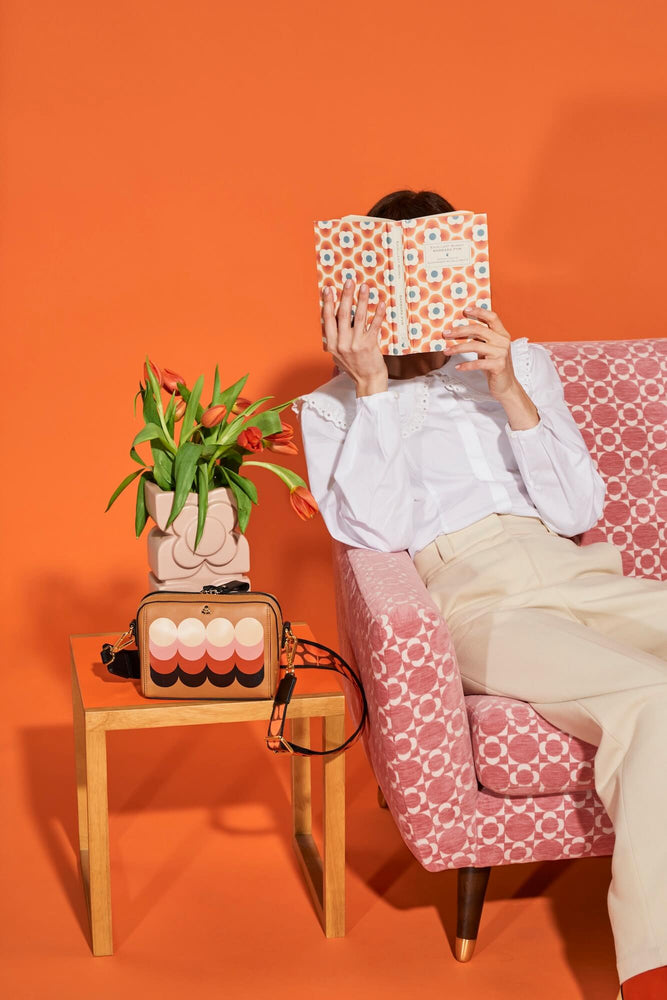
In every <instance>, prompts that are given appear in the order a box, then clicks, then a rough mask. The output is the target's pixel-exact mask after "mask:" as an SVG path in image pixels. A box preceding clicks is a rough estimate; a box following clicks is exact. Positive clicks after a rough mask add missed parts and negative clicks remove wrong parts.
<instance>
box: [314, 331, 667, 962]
mask: <svg viewBox="0 0 667 1000" xmlns="http://www.w3.org/2000/svg"><path fill="white" fill-rule="evenodd" d="M544 346H545V347H546V348H547V349H548V350H549V352H550V354H551V356H552V358H553V361H554V363H555V365H556V367H557V369H558V372H559V374H560V377H561V380H562V382H563V384H564V387H565V398H566V401H567V403H568V405H569V407H570V409H571V411H572V414H573V416H574V418H575V420H576V421H577V424H578V426H579V428H580V430H581V432H582V435H583V437H584V439H585V441H586V444H587V446H588V448H589V450H590V453H591V455H592V456H593V458H594V459H595V461H596V464H597V467H598V469H599V471H600V474H601V475H602V477H603V478H604V479H605V482H606V484H607V498H606V503H605V508H604V511H603V514H602V517H601V518H600V520H599V522H598V524H597V525H596V526H595V527H594V528H591V529H590V530H589V531H587V532H585V533H584V534H583V535H582V536H580V544H583V545H586V544H588V543H591V542H595V541H601V540H608V541H611V542H613V544H614V545H616V546H618V547H619V548H620V549H622V551H623V566H624V572H625V574H626V575H633V576H646V577H654V578H656V579H667V544H666V540H665V522H666V521H667V450H666V448H665V443H666V439H667V405H666V392H665V389H666V383H667V371H666V367H667V366H666V363H665V362H666V359H667V338H666V339H651V340H648V339H647V340H626V341H604V340H598V341H580V342H575V343H572V342H553V343H546V344H545V345H544ZM334 371H335V372H337V371H338V369H335V370H334ZM332 556H333V568H334V581H335V595H336V616H337V624H338V633H339V645H340V649H341V652H342V654H343V656H345V658H346V659H347V660H348V662H350V663H351V664H352V665H353V666H356V668H357V670H358V671H359V672H360V675H361V677H362V680H363V684H364V689H365V692H366V696H367V700H368V708H369V725H368V726H367V729H366V733H365V737H364V746H365V750H366V754H367V756H368V758H369V759H370V762H371V765H372V768H373V771H374V773H375V776H376V779H377V782H378V795H379V799H380V804H381V805H386V806H388V808H389V810H390V812H391V815H392V816H393V818H394V821H395V822H396V824H397V826H398V829H399V831H400V833H401V836H402V837H403V839H404V841H405V843H406V844H407V846H408V847H409V849H410V850H411V851H412V853H413V854H414V856H415V857H416V858H417V860H418V861H419V862H420V863H421V864H422V865H423V866H424V868H426V869H427V870H428V871H433V872H436V871H442V870H443V869H447V868H456V869H458V873H459V874H458V901H459V911H458V918H457V932H456V957H457V959H459V960H460V961H468V960H469V959H470V958H471V957H472V953H473V950H474V946H475V941H476V938H477V932H478V928H479V922H480V918H481V913H482V906H483V903H484V894H485V891H486V885H487V882H488V879H489V874H490V870H491V868H492V867H493V866H494V865H508V864H521V863H523V862H529V861H547V860H558V859H561V858H583V857H600V856H604V855H610V854H611V853H612V849H613V845H614V833H613V828H612V825H611V821H610V819H609V816H608V815H607V812H606V811H605V809H604V807H603V806H602V803H601V802H600V799H599V798H598V796H597V793H596V791H595V786H594V781H593V760H594V757H595V752H596V747H595V746H593V745H591V744H589V743H585V742H583V741H582V740H580V739H576V738H575V737H573V736H570V735H569V734H567V733H564V732H562V731H561V730H559V729H558V728H557V727H555V726H553V725H551V724H550V723H549V722H547V721H546V719H544V718H543V717H542V716H540V715H539V714H538V713H537V712H536V711H535V710H534V709H533V708H532V707H531V706H530V705H529V704H528V703H527V702H522V701H517V700H515V699H513V698H504V697H498V696H492V695H464V693H463V688H462V684H461V677H460V674H459V670H458V666H457V662H456V651H455V649H454V647H453V645H452V642H451V639H450V635H449V631H448V628H447V622H446V621H445V620H444V619H443V617H442V615H441V614H440V611H439V610H438V608H437V606H436V605H435V603H434V602H433V600H432V599H431V597H430V595H429V593H428V591H427V589H426V587H425V586H424V584H423V582H422V580H421V578H420V576H419V574H418V573H417V570H416V569H415V566H414V564H413V562H412V560H411V558H410V556H409V555H408V553H407V551H404V552H390V553H385V552H375V551H373V550H371V549H362V548H355V547H353V546H351V545H346V544H344V543H342V542H339V541H338V540H336V539H332Z"/></svg>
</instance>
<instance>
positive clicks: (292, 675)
mask: <svg viewBox="0 0 667 1000" xmlns="http://www.w3.org/2000/svg"><path fill="white" fill-rule="evenodd" d="M236 582H237V581H234V580H232V581H231V583H230V584H227V585H224V584H223V585H222V586H221V587H205V588H204V591H203V592H207V593H213V592H216V593H225V592H227V593H230V592H232V587H233V585H234V584H235V583H236ZM225 587H228V588H229V590H226V589H225ZM233 589H234V590H237V589H238V590H241V589H247V584H246V586H245V587H244V588H242V587H238V588H237V587H233ZM136 629H137V623H136V618H135V619H133V620H132V621H131V622H130V624H129V627H128V629H127V631H126V632H123V634H122V635H121V636H120V638H119V639H117V640H116V642H115V643H113V645H112V644H111V643H110V642H105V643H104V645H103V646H102V649H101V651H100V656H101V659H102V663H104V664H105V666H106V668H107V670H108V672H109V673H110V674H114V676H116V677H128V678H134V679H137V678H139V677H140V676H141V671H140V661H139V650H138V649H127V648H126V647H127V646H130V645H131V644H132V643H134V642H135V641H136ZM280 643H281V653H282V650H283V649H284V648H285V646H287V663H286V664H285V665H284V669H285V676H284V677H283V678H282V680H281V681H280V683H279V684H278V688H277V690H276V694H275V697H274V699H273V708H272V710H271V717H270V719H269V728H268V732H267V735H266V736H265V737H264V738H265V740H266V745H267V747H268V749H269V750H271V751H273V753H291V754H294V755H296V756H299V757H329V756H331V755H333V754H336V753H340V751H341V750H345V749H347V748H348V747H349V746H351V745H352V744H353V743H354V742H355V740H357V739H358V738H359V736H360V735H361V732H362V730H363V728H364V724H365V722H366V719H367V718H368V704H367V702H366V695H365V692H364V689H363V686H362V684H361V680H360V679H359V677H358V675H357V674H356V673H355V671H354V670H353V669H352V667H351V666H350V665H349V663H347V662H346V661H345V660H344V659H343V657H342V656H340V654H339V653H337V652H336V651H335V650H333V649H330V648H329V647H328V646H325V645H323V644H322V643H321V642H315V641H314V640H312V639H302V638H301V637H300V636H297V635H295V634H294V632H293V631H292V625H291V622H284V623H283V631H282V635H281V637H280ZM299 643H301V645H303V646H313V647H315V648H316V649H319V650H323V651H324V652H325V653H328V654H329V657H328V659H329V661H330V662H329V664H325V665H322V664H320V662H319V661H320V656H319V655H317V654H315V660H316V662H315V663H297V664H294V656H295V654H296V648H297V645H298V644H299ZM339 664H340V665H339ZM280 669H283V664H280ZM296 670H333V671H335V672H336V673H339V674H341V675H342V676H343V677H345V678H347V679H348V680H351V681H352V683H353V684H354V685H355V687H356V689H357V691H358V692H359V695H360V697H361V705H362V710H361V720H360V722H359V725H358V726H357V728H356V729H355V730H354V732H353V733H352V734H351V735H350V736H348V738H347V739H346V740H345V741H344V742H343V743H341V744H340V746H337V747H333V748H332V749H330V750H311V749H310V748H309V747H302V746H299V744H298V743H290V741H289V740H287V739H286V738H285V736H284V733H283V731H284V729H285V720H286V717H287V716H286V712H287V706H288V705H289V703H290V699H291V697H292V693H293V691H294V687H295V685H296V680H297V678H296Z"/></svg>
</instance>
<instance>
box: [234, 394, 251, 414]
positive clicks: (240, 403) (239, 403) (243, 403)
mask: <svg viewBox="0 0 667 1000" xmlns="http://www.w3.org/2000/svg"><path fill="white" fill-rule="evenodd" d="M251 403H252V399H247V398H246V397H245V396H239V398H238V399H237V400H236V402H235V403H234V405H233V406H232V413H241V412H242V411H243V410H245V409H246V407H248V406H250V404H251Z"/></svg>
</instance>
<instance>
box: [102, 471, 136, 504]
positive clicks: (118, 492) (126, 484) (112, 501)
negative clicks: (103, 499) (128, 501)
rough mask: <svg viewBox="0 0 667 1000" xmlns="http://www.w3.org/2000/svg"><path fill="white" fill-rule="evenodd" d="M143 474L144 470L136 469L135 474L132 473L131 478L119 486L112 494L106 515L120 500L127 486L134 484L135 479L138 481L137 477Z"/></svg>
mask: <svg viewBox="0 0 667 1000" xmlns="http://www.w3.org/2000/svg"><path fill="white" fill-rule="evenodd" d="M142 472H143V469H135V470H134V472H131V473H130V474H129V476H125V479H124V480H123V482H122V483H121V484H120V485H119V486H117V487H116V489H115V490H114V491H113V493H112V494H111V498H110V500H109V503H108V504H107V505H106V507H105V509H104V513H105V514H106V512H107V511H108V509H109V507H110V506H111V504H112V503H114V502H115V501H116V500H117V499H118V497H119V496H120V495H121V493H122V492H123V490H124V489H125V488H126V487H127V486H129V485H130V483H131V482H132V480H133V479H136V478H137V476H140V475H141V474H142Z"/></svg>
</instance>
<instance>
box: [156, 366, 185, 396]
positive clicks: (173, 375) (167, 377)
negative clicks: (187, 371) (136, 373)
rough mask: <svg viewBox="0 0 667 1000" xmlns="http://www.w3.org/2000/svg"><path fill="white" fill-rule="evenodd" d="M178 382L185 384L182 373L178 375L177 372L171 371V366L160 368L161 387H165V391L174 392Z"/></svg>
mask: <svg viewBox="0 0 667 1000" xmlns="http://www.w3.org/2000/svg"><path fill="white" fill-rule="evenodd" d="M179 382H182V383H183V385H185V379H184V378H183V376H182V375H179V374H178V372H173V371H172V370H171V368H163V369H162V381H161V385H162V388H163V389H166V390H167V392H176V390H177V389H178V383H179Z"/></svg>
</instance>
